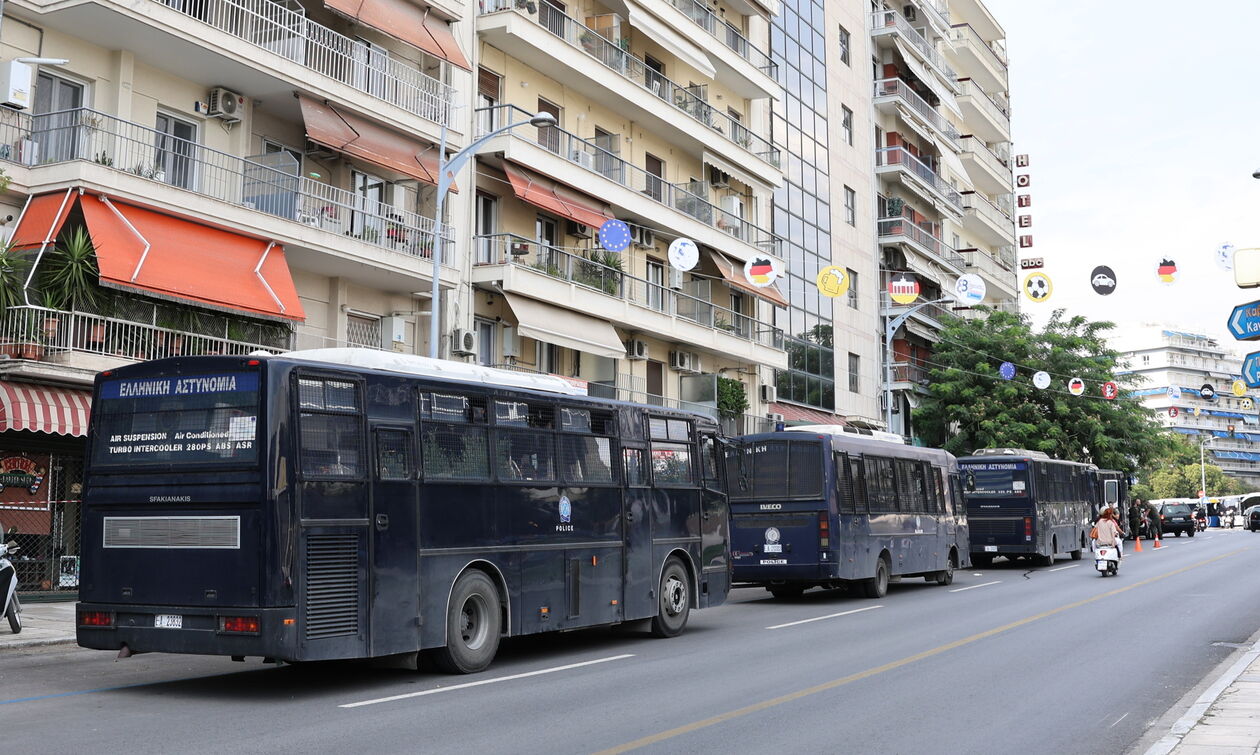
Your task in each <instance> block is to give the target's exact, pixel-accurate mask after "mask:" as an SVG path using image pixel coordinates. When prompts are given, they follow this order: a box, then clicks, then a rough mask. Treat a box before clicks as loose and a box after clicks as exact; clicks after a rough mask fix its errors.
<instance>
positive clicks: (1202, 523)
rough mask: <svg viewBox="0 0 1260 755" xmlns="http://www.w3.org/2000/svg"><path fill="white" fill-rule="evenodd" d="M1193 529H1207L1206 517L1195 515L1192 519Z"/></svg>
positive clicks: (1199, 530)
mask: <svg viewBox="0 0 1260 755" xmlns="http://www.w3.org/2000/svg"><path fill="white" fill-rule="evenodd" d="M1194 529H1195V530H1196V531H1197V532H1206V531H1207V519H1206V518H1204V517H1196V518H1195V520H1194Z"/></svg>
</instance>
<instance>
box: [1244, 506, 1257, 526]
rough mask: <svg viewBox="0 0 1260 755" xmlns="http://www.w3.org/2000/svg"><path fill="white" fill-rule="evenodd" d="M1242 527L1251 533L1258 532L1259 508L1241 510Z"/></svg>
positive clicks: (1251, 507) (1252, 507)
mask: <svg viewBox="0 0 1260 755" xmlns="http://www.w3.org/2000/svg"><path fill="white" fill-rule="evenodd" d="M1243 526H1244V527H1246V528H1247V529H1249V530H1251V531H1252V532H1260V506H1248V507H1247V508H1246V509H1245V510H1243Z"/></svg>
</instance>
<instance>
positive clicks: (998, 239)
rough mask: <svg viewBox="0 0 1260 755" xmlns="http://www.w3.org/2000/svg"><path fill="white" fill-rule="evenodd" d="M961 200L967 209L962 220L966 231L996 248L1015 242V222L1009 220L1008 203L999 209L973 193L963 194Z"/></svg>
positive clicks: (983, 197)
mask: <svg viewBox="0 0 1260 755" xmlns="http://www.w3.org/2000/svg"><path fill="white" fill-rule="evenodd" d="M962 199H963V206H964V207H965V208H966V209H967V215H966V217H965V218H963V225H964V226H965V227H966V228H967V230H969V231H971V232H972V233H974V234H976V235H977V236H979V237H981V238H983V239H984V240H985V241H986V242H988V243H990V244H994V245H997V246H1001V245H1005V244H1013V243H1014V242H1015V221H1014V220H1013V219H1012V218H1011V212H1010V206H1009V202H1003V205H1004V206H1002V207H999V206H998V205H996V204H994V203H993V202H990V201H989V200H988V198H987V197H985V196H984V195H983V194H979V193H977V192H974V191H969V192H966V193H964V194H963V195H962Z"/></svg>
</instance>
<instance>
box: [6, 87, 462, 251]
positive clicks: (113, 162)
mask: <svg viewBox="0 0 1260 755" xmlns="http://www.w3.org/2000/svg"><path fill="white" fill-rule="evenodd" d="M0 160H9V161H12V162H19V163H22V164H25V165H32V166H36V165H50V164H53V163H61V162H68V161H71V160H83V161H87V162H93V163H96V164H98V165H103V166H105V167H108V168H111V169H112V170H117V171H122V172H125V173H131V174H134V175H137V176H140V177H141V178H146V179H149V180H152V181H157V182H159V183H164V184H167V185H168V186H173V187H175V188H178V189H184V190H187V191H191V192H195V193H197V194H201V195H203V196H207V197H211V198H213V199H217V200H220V201H223V202H228V203H230V204H234V205H237V206H240V207H246V208H249V209H252V210H257V211H259V212H265V213H267V214H269V215H274V216H275V217H278V218H283V219H285V220H291V221H296V222H300V223H304V224H306V225H310V226H313V227H316V228H322V229H324V230H326V231H330V232H332V233H336V234H338V235H340V236H349V237H351V238H355V239H358V240H360V241H365V242H367V243H369V244H373V245H375V246H378V247H382V248H385V249H390V250H393V251H397V252H401V253H404V254H408V255H411V256H416V257H424V258H431V257H432V256H433V231H434V222H433V219H432V218H426V217H424V216H422V215H419V214H417V213H414V212H409V211H406V210H400V209H397V208H395V207H393V206H391V205H386V204H381V203H379V202H376V201H373V200H369V199H367V198H366V197H362V196H360V195H358V194H355V193H353V192H350V191H346V190H345V189H339V188H337V187H335V186H329V185H328V184H324V183H320V182H319V181H316V180H314V179H312V178H309V177H307V176H303V175H301V171H300V166H299V165H298V163H297V159H296V158H294V157H293V156H292V155H290V154H288V153H287V152H276V153H271V154H266V155H255V156H253V157H247V158H240V157H236V156H235V155H230V154H227V153H226V152H219V151H217V150H214V149H210V148H209V147H203V146H201V145H200V144H197V143H196V142H192V141H189V140H186V139H180V138H177V137H174V136H171V135H169V134H167V133H164V132H161V131H157V130H155V129H151V128H146V127H144V126H141V125H139V124H136V123H131V122H130V121H124V120H122V119H120V118H115V117H114V116H112V115H108V114H106V113H101V112H98V111H95V110H89V109H87V108H78V109H74V110H61V111H58V112H54V113H47V114H43V115H35V116H32V115H29V114H27V113H20V112H17V111H14V110H9V109H5V108H0ZM444 233H445V234H446V238H447V239H448V240H450V239H451V238H452V235H451V228H450V227H449V226H444ZM445 248H446V249H448V250H449V249H450V245H449V244H448V245H446V246H445ZM443 262H444V263H445V262H449V252H447V253H446V255H445V256H444V258H443Z"/></svg>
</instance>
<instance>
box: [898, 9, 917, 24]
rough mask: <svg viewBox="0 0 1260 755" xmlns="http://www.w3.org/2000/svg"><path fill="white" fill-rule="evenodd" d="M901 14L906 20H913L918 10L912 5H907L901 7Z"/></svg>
mask: <svg viewBox="0 0 1260 755" xmlns="http://www.w3.org/2000/svg"><path fill="white" fill-rule="evenodd" d="M901 15H903V16H905V17H906V20H907V21H915V20H917V19H918V16H919V11H918V9H917V8H915V7H914V6H913V5H907V6H906V7H904V8H902V9H901Z"/></svg>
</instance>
